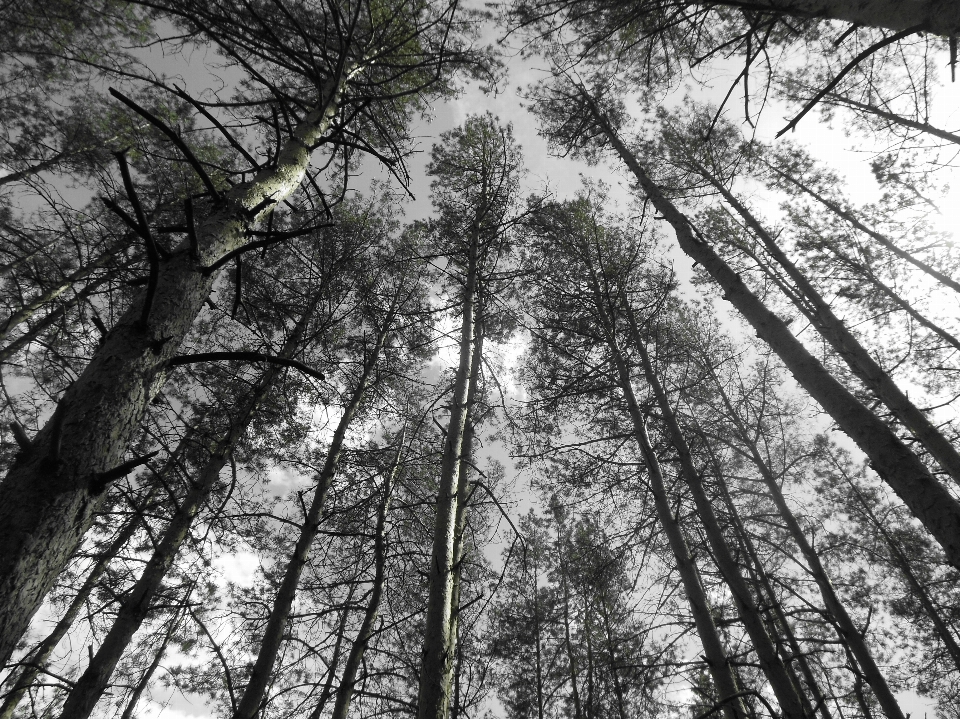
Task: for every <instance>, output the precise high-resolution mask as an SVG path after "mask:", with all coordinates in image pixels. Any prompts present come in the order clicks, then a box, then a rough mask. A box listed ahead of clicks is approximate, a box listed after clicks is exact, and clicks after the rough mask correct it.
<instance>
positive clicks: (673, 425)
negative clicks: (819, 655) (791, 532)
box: [591, 268, 807, 719]
mask: <svg viewBox="0 0 960 719" xmlns="http://www.w3.org/2000/svg"><path fill="white" fill-rule="evenodd" d="M591 269H592V268H591ZM591 274H593V273H592V272H591ZM593 284H594V293H595V294H596V295H597V300H598V302H599V301H600V300H601V297H600V295H599V293H600V287H599V284H598V283H597V280H596V275H595V274H594V275H593ZM601 311H602V310H601ZM625 311H626V314H627V317H628V320H629V323H630V328H631V330H632V334H633V345H634V348H635V349H636V350H637V353H638V354H639V355H640V360H641V362H642V363H643V373H644V377H645V378H646V381H647V384H648V385H649V387H650V388H651V389H652V390H653V394H654V397H655V398H656V400H657V404H658V405H659V408H660V414H661V418H662V421H663V422H664V423H665V424H666V426H667V432H668V435H669V437H670V443H671V444H672V445H673V448H674V450H676V452H677V455H678V457H679V459H680V468H681V472H682V474H683V478H684V480H685V482H686V485H687V486H688V487H689V488H690V494H691V496H692V497H693V502H694V504H695V505H696V508H697V514H698V515H699V517H700V522H701V524H702V526H703V529H704V532H705V534H706V536H707V541H708V542H709V544H710V548H711V550H712V551H713V556H714V560H715V561H716V563H717V568H718V569H719V570H720V573H721V575H722V576H723V580H724V582H725V583H726V585H727V586H728V587H729V588H730V594H731V595H732V596H733V601H734V603H735V604H736V606H737V613H738V615H739V616H740V621H741V622H742V624H743V627H744V629H746V630H747V634H749V635H750V640H751V642H752V643H753V649H754V651H755V652H756V653H757V657H758V659H759V660H760V667H761V669H762V670H763V673H764V675H765V676H766V678H767V681H768V682H770V687H771V688H772V689H773V692H774V694H775V695H776V697H777V701H778V702H779V704H780V708H781V709H782V710H783V713H784V716H785V717H792V718H795V719H801V718H802V717H805V716H806V715H807V713H806V711H805V710H804V706H803V702H802V701H801V699H800V695H799V693H798V691H797V689H798V688H797V687H795V686H794V684H793V682H792V681H791V679H790V675H789V674H788V672H787V669H786V667H785V666H784V665H783V662H782V661H781V659H780V656H779V654H778V653H777V649H776V646H774V643H773V641H772V640H771V639H770V635H769V634H767V630H766V627H765V626H764V622H763V618H762V617H761V615H760V610H759V608H758V607H757V604H756V601H754V598H753V595H752V594H751V592H750V588H749V587H748V586H747V583H746V581H744V579H743V575H741V574H740V569H739V567H738V566H737V563H736V560H734V558H733V555H732V554H731V553H730V548H729V546H728V545H727V542H726V539H725V538H724V536H723V531H722V530H721V528H720V522H719V520H718V519H717V515H716V513H715V512H714V511H713V505H712V504H711V502H710V499H709V497H707V493H706V489H705V487H704V486H703V479H702V477H701V476H700V473H699V472H698V471H697V469H696V467H695V466H694V464H693V458H692V457H691V454H690V448H689V446H688V445H687V441H686V438H685V437H684V436H683V432H682V431H681V429H680V425H679V423H678V422H677V418H676V415H675V414H674V411H673V407H671V405H670V400H669V399H668V397H667V394H666V392H665V391H664V389H663V386H662V385H661V384H660V379H659V378H658V377H657V375H656V373H655V372H654V369H653V365H652V363H651V362H650V357H649V356H648V354H647V349H646V343H645V342H644V340H643V337H642V336H641V334H640V331H639V328H638V327H637V324H636V319H635V318H634V316H633V312H632V310H630V309H629V308H626V309H625ZM606 324H608V325H609V324H610V323H609V320H607V321H606ZM611 329H612V328H611ZM609 331H610V330H608V332H609ZM617 363H618V370H619V373H620V377H621V380H620V381H621V383H622V384H626V383H629V382H630V373H629V369H628V367H627V365H626V362H625V360H624V358H623V356H622V355H621V354H620V353H619V352H618V353H617Z"/></svg>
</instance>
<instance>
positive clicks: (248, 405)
mask: <svg viewBox="0 0 960 719" xmlns="http://www.w3.org/2000/svg"><path fill="white" fill-rule="evenodd" d="M318 298H319V295H317V298H315V299H314V301H313V303H312V306H311V308H310V310H308V311H307V312H306V313H305V314H304V316H303V317H302V318H301V319H300V321H299V322H298V323H297V326H296V328H295V329H294V331H293V332H292V333H291V335H290V337H289V338H288V339H287V340H286V342H285V343H284V346H283V348H282V349H281V351H280V355H281V356H289V355H292V354H293V352H294V351H295V350H296V349H297V347H298V346H299V343H300V341H301V339H302V337H303V335H304V333H305V332H306V329H307V327H308V325H309V321H310V319H311V317H312V315H313V312H314V310H315V308H316V306H317V304H318V301H319V299H318ZM280 372H281V369H280V368H279V367H278V366H276V365H271V366H270V367H268V368H267V369H266V370H265V371H264V373H263V375H262V377H261V379H260V381H259V382H258V383H257V385H256V386H255V387H254V388H253V390H252V391H251V392H250V394H249V395H248V396H247V400H246V402H245V403H244V404H243V405H242V406H239V407H237V412H236V413H235V415H234V416H235V419H234V421H233V422H232V424H231V426H230V429H229V430H228V431H227V432H226V434H225V435H224V436H223V437H222V438H221V439H220V440H219V441H218V442H217V443H216V446H215V448H214V450H213V452H212V453H211V456H210V459H209V460H208V461H207V463H206V465H204V467H203V469H202V470H201V472H200V476H199V478H198V479H197V481H196V482H194V483H192V484H191V486H190V491H189V492H187V495H186V496H185V497H184V499H183V501H182V502H181V503H180V506H179V507H178V509H177V511H176V512H175V513H174V515H173V517H171V519H170V523H169V524H168V525H167V530H166V532H165V533H164V535H163V537H162V538H161V539H160V542H159V543H158V544H157V545H156V549H155V550H154V552H153V555H152V556H151V557H150V560H149V561H148V562H147V565H146V566H145V567H144V570H143V573H142V574H141V575H140V578H139V579H138V580H137V583H136V584H135V585H134V586H133V588H132V589H131V590H130V592H129V593H128V594H127V596H126V598H125V599H124V601H123V603H122V604H121V606H120V609H119V611H118V612H117V618H116V620H115V621H114V623H113V626H112V627H110V631H109V632H107V636H106V637H104V640H103V642H102V643H101V644H100V647H99V649H98V650H97V652H96V654H95V655H94V656H93V657H92V658H91V660H90V663H89V665H88V666H87V669H86V670H85V671H84V673H83V674H82V675H81V677H80V679H78V680H77V682H76V684H74V686H73V688H72V689H71V690H70V694H69V695H68V696H67V700H66V702H65V703H64V705H63V709H62V710H61V719H87V718H88V717H89V716H90V713H91V712H92V711H93V709H94V707H95V706H96V704H97V702H98V701H99V699H100V697H101V696H102V695H103V692H104V691H105V690H106V688H107V686H108V685H109V682H110V677H111V675H112V674H113V672H114V670H115V669H116V666H117V664H118V662H119V661H120V658H121V657H122V656H123V652H124V651H125V650H126V648H127V646H128V645H129V644H130V641H131V639H133V635H134V634H135V633H136V632H137V630H138V629H139V628H140V626H141V625H142V624H143V622H144V620H146V618H147V616H148V614H149V612H150V605H151V603H152V602H153V599H154V598H155V597H156V595H157V593H158V592H159V591H160V587H161V585H162V583H163V580H164V578H165V577H166V574H167V571H168V570H169V569H170V567H171V566H172V565H173V561H174V559H175V558H176V556H177V554H178V553H179V551H180V547H181V546H182V545H183V542H184V541H185V540H186V539H187V537H188V536H189V533H190V527H191V526H192V525H193V521H194V519H195V518H196V515H197V513H198V512H199V511H200V508H201V507H202V506H203V504H204V502H205V501H206V500H207V497H208V496H209V495H210V492H212V491H213V488H214V487H215V486H216V483H217V480H218V479H219V477H220V471H221V470H222V469H223V467H224V466H225V465H226V463H227V460H228V459H229V457H230V453H231V452H232V451H233V448H234V446H235V445H236V443H237V442H238V441H239V440H240V438H241V437H242V436H243V435H244V433H245V432H246V429H247V426H248V425H249V424H250V421H251V420H252V419H253V416H254V414H255V412H256V409H257V407H258V406H259V405H260V403H261V402H263V400H264V398H265V397H266V396H267V394H268V393H269V391H270V389H271V388H272V386H273V383H274V381H275V380H276V378H277V377H278V376H279V375H280Z"/></svg>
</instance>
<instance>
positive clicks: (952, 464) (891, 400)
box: [692, 162, 960, 484]
mask: <svg viewBox="0 0 960 719" xmlns="http://www.w3.org/2000/svg"><path fill="white" fill-rule="evenodd" d="M692 164H693V166H694V169H696V171H697V172H698V173H699V174H700V175H701V176H702V177H703V178H704V179H705V180H707V181H708V182H709V183H710V184H712V185H713V186H714V188H715V189H716V190H717V192H719V193H720V195H721V196H722V197H723V198H724V199H725V200H726V201H727V202H728V203H729V204H730V206H731V207H733V209H734V210H736V211H737V214H739V215H740V217H741V218H743V221H744V222H746V223H747V226H748V227H749V228H750V229H751V230H753V233H754V234H755V235H756V236H757V237H758V238H759V239H760V241H761V242H762V243H763V246H764V247H765V248H766V249H767V252H768V253H770V256H771V257H773V259H774V260H775V261H776V262H777V264H779V265H780V266H781V267H782V268H783V269H784V271H785V272H786V273H787V275H789V277H790V279H792V280H793V282H794V283H795V285H796V288H797V290H798V292H799V294H800V296H801V297H802V298H804V299H806V301H807V302H809V303H810V306H811V308H812V311H810V309H807V308H805V307H804V306H803V305H802V303H801V302H800V300H799V298H797V297H795V296H793V295H792V294H791V300H792V301H793V302H794V304H796V305H797V307H798V309H799V310H800V311H801V312H803V313H804V314H806V315H807V316H808V317H809V318H810V320H811V321H812V322H813V324H814V326H815V327H816V328H817V331H818V332H819V333H820V335H821V336H822V337H823V338H824V339H825V340H826V341H827V342H828V343H829V344H830V346H831V347H833V349H834V351H835V352H836V353H837V354H838V355H839V356H840V358H841V359H842V360H843V361H844V362H846V364H847V366H848V367H849V368H850V370H851V371H852V372H853V374H854V375H856V376H857V377H858V378H859V379H860V380H861V381H862V382H863V383H864V384H865V385H866V386H867V387H869V388H870V390H871V391H872V392H873V393H874V394H876V395H877V397H879V398H880V400H881V401H882V402H883V403H884V404H885V405H886V406H887V408H888V409H889V410H890V411H891V412H892V413H893V415H894V416H895V417H896V418H897V419H898V420H900V421H901V422H902V423H903V424H904V426H905V427H906V428H907V429H909V430H910V432H911V433H912V434H913V436H914V437H916V438H917V439H918V440H919V441H920V443H921V444H922V445H923V447H924V448H925V449H926V450H927V451H928V452H929V453H930V455H931V456H932V457H933V458H934V459H936V461H937V462H938V463H939V464H940V466H941V467H942V468H943V470H944V471H945V472H946V473H947V474H949V475H950V476H951V477H953V480H954V481H955V482H957V483H958V484H960V453H958V452H957V450H956V448H955V447H954V446H953V445H952V444H950V442H949V441H948V440H947V438H946V437H944V436H943V434H942V433H941V432H940V431H939V430H938V429H937V428H936V427H935V426H934V425H933V423H932V422H931V421H930V420H929V419H928V418H927V416H926V415H925V414H924V413H923V412H921V411H920V409H919V408H918V407H917V406H916V405H915V404H914V403H913V402H911V401H910V398H909V397H907V395H906V394H904V392H903V390H901V389H900V388H899V387H898V386H897V384H896V382H894V381H893V378H891V377H890V375H889V374H887V372H885V371H884V369H883V368H882V367H881V366H880V365H879V364H877V362H876V360H874V359H873V357H871V356H870V353H869V352H868V351H867V350H866V348H865V347H864V346H863V345H862V344H860V341H859V340H858V339H857V338H856V337H854V336H853V333H851V332H850V330H848V329H847V326H846V325H845V324H844V323H843V321H842V320H841V319H840V318H839V317H837V316H836V315H835V314H834V313H833V310H832V309H831V308H830V305H829V303H828V302H827V301H826V300H825V299H824V298H823V296H822V295H821V294H820V293H819V292H818V291H817V289H816V288H815V287H814V286H813V284H812V283H811V282H810V280H808V279H807V277H806V275H804V274H803V272H801V271H800V268H798V267H797V266H796V265H795V264H794V263H793V261H792V260H790V258H789V257H787V255H786V253H785V252H784V251H783V250H782V249H780V246H779V245H777V242H776V240H774V238H773V237H771V236H770V233H769V232H767V231H766V229H765V228H764V227H763V225H761V224H760V222H759V220H757V218H756V217H754V215H753V213H752V212H750V210H748V209H747V208H746V207H745V206H744V205H743V203H741V202H740V201H739V200H738V199H737V198H736V197H735V196H734V194H733V193H732V192H730V191H729V190H728V189H727V188H726V187H725V186H724V185H723V183H722V182H720V180H719V179H717V178H716V177H714V175H713V174H712V173H710V172H709V171H708V170H707V169H706V168H704V167H703V166H702V165H700V164H698V163H697V162H693V163H692ZM883 288H886V286H885V285H883ZM898 299H899V298H898ZM951 339H952V338H951ZM953 342H956V339H953Z"/></svg>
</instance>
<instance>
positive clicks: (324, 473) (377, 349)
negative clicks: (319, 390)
mask: <svg viewBox="0 0 960 719" xmlns="http://www.w3.org/2000/svg"><path fill="white" fill-rule="evenodd" d="M393 317H394V316H393V313H392V312H391V313H390V314H389V315H388V318H387V319H386V320H385V321H384V323H383V325H382V327H381V328H380V330H379V331H378V332H377V336H376V340H375V341H374V345H373V347H372V348H371V350H370V353H369V355H368V356H367V357H366V358H365V360H364V363H363V372H362V373H361V375H360V378H359V380H357V386H356V387H355V388H354V390H353V395H352V396H351V397H350V401H349V403H348V404H347V406H346V408H345V409H344V412H343V416H342V417H341V418H340V422H339V423H338V424H337V429H336V431H334V433H333V438H332V439H331V440H330V449H328V450H327V456H326V459H324V462H323V467H322V468H321V470H320V476H319V477H318V478H317V487H316V489H315V490H314V493H313V500H312V501H311V503H310V508H309V509H308V510H307V515H306V517H304V520H303V523H302V525H301V528H300V536H299V537H298V538H297V543H296V545H295V546H294V549H293V554H292V555H291V556H290V560H289V561H288V562H287V567H286V570H285V571H284V574H283V579H282V580H281V582H280V588H279V589H278V590H277V596H276V597H275V598H274V600H273V606H272V607H271V609H270V616H269V617H268V618H267V626H266V628H265V629H264V631H263V638H262V639H261V640H260V649H259V652H258V653H257V659H256V661H255V662H254V665H253V670H252V671H251V672H250V679H249V681H248V682H247V686H246V689H244V692H243V696H242V697H241V698H240V701H239V702H238V703H237V710H236V711H235V712H234V713H233V719H254V717H255V716H256V715H257V713H258V712H259V711H260V708H261V705H262V704H263V702H264V701H265V699H266V692H267V687H268V686H269V684H270V677H271V675H272V674H273V667H274V664H276V661H277V654H278V653H279V651H280V645H281V644H282V643H283V638H284V633H285V630H286V627H287V620H288V619H289V617H290V611H291V609H292V608H293V601H294V599H295V598H296V596H297V587H298V586H299V584H300V575H301V574H302V573H303V568H304V567H305V566H306V564H307V560H308V559H309V556H310V548H311V546H312V545H313V540H314V539H315V538H316V536H317V533H318V532H319V531H320V512H321V511H322V509H323V505H324V503H325V502H326V498H327V492H328V491H329V490H330V487H331V485H332V484H333V480H334V477H336V474H337V465H338V464H339V461H340V456H341V454H342V453H343V442H344V439H345V437H346V434H347V430H348V429H349V428H350V425H351V423H352V422H353V419H354V417H356V415H357V411H358V410H359V409H360V403H361V401H362V400H363V398H364V395H365V394H366V391H367V388H368V387H369V385H370V382H371V378H372V376H373V372H374V370H375V369H376V367H377V365H378V363H379V361H380V353H381V352H382V351H383V345H384V342H385V340H386V337H387V333H388V332H389V331H390V329H391V325H392V324H393Z"/></svg>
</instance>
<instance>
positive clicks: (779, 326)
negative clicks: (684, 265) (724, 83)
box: [588, 99, 960, 568]
mask: <svg viewBox="0 0 960 719" xmlns="http://www.w3.org/2000/svg"><path fill="white" fill-rule="evenodd" d="M588 101H589V102H592V100H589V99H588ZM594 112H595V113H596V119H597V120H598V121H599V122H600V124H601V126H602V128H603V130H604V132H605V134H606V135H607V137H608V139H609V140H610V143H611V145H613V147H614V149H616V151H617V153H618V154H619V155H620V157H621V159H622V160H623V161H624V163H625V164H626V165H627V166H628V167H629V168H630V170H631V171H632V172H633V174H634V175H635V177H636V178H637V180H638V182H639V183H640V185H641V187H642V188H643V191H644V192H645V193H646V195H647V196H648V197H649V198H650V200H651V202H652V203H653V205H654V207H656V209H657V210H658V211H659V212H660V213H661V214H662V215H663V216H664V218H665V219H666V220H667V221H668V222H669V223H670V224H671V225H672V226H673V228H674V230H675V231H676V234H677V240H678V242H679V244H680V248H681V249H682V250H683V251H684V252H685V253H686V254H687V255H689V256H690V257H691V258H692V259H694V260H696V261H697V262H699V263H700V264H702V265H703V267H704V269H705V270H706V271H707V272H708V273H709V274H710V276H711V277H712V278H713V279H714V281H715V282H716V283H717V284H718V285H719V286H720V287H721V288H722V289H723V291H724V298H725V299H727V300H728V301H730V302H731V303H732V304H733V305H734V306H735V307H736V308H737V309H738V310H739V311H740V313H741V314H742V315H743V317H744V318H745V319H746V320H747V321H748V322H749V323H750V324H751V325H752V326H753V328H754V329H755V330H756V332H757V334H758V335H759V336H760V337H761V338H762V339H763V340H764V341H765V342H766V343H767V344H768V345H770V347H771V348H772V349H773V350H774V351H775V352H776V353H777V355H778V356H779V357H780V359H781V360H782V361H783V363H784V364H785V365H786V366H787V369H789V370H790V372H791V373H792V374H793V376H794V377H795V378H796V380H797V382H798V383H799V384H800V386H802V387H803V388H804V389H805V390H806V391H807V392H808V393H809V394H810V395H811V396H812V397H813V398H814V399H815V400H816V401H817V402H818V403H819V404H820V406H821V407H823V408H824V409H825V410H826V411H827V413H828V414H830V416H831V417H833V419H834V421H836V422H837V424H838V425H839V427H840V429H842V430H843V431H844V432H845V433H846V434H847V435H848V436H849V437H850V438H851V439H852V440H853V441H854V442H855V443H856V444H857V445H858V446H859V447H860V449H861V450H863V452H864V453H865V454H866V455H867V457H868V458H869V459H870V460H871V462H872V466H873V468H874V470H875V471H876V472H877V473H878V474H879V475H880V477H881V478H882V479H883V480H884V481H885V482H887V484H889V485H890V487H891V488H892V489H893V490H894V492H896V494H897V496H899V497H900V498H901V499H902V500H903V502H904V503H905V504H906V505H907V506H908V507H909V508H910V510H911V511H912V512H913V514H914V516H916V517H917V518H918V519H919V520H920V521H921V522H922V523H923V525H924V526H925V527H926V528H927V531H929V532H930V533H931V534H932V535H933V536H934V538H936V540H937V542H938V543H939V544H940V546H941V547H942V548H943V550H944V553H945V554H946V557H947V560H948V561H949V562H950V563H951V564H952V565H953V566H954V567H957V568H960V502H957V500H956V499H954V498H953V496H952V495H951V494H950V493H949V492H948V491H947V489H946V488H945V487H943V485H941V484H940V483H939V482H938V481H937V480H936V479H935V478H934V477H933V475H931V474H930V472H929V471H928V470H927V468H926V467H925V466H924V464H923V463H922V462H921V461H920V460H919V459H918V458H917V456H916V455H914V454H913V453H912V452H911V451H910V450H909V449H908V448H907V447H906V445H904V444H903V442H901V441H900V439H899V438H898V437H897V435H896V434H895V433H894V432H893V431H892V430H891V429H890V428H889V427H887V425H886V424H884V423H883V421H882V420H880V418H878V417H877V416H876V415H875V414H874V413H873V412H871V411H870V410H869V409H867V408H866V407H864V406H863V405H862V404H861V403H860V402H859V401H858V400H857V399H856V398H855V397H854V396H853V395H852V394H851V393H850V392H849V391H848V390H847V389H846V387H844V386H843V385H842V384H841V383H840V382H839V381H838V380H837V379H836V378H834V377H833V375H831V374H830V372H829V371H827V369H826V368H824V366H823V365H822V364H820V362H818V361H817V360H816V358H814V357H813V356H812V355H811V354H810V353H809V352H808V351H807V349H806V348H805V347H804V346H803V345H802V344H801V343H800V341H799V340H798V339H797V338H796V337H794V336H793V334H792V333H791V332H790V330H789V329H788V328H787V326H786V325H785V324H784V323H783V321H782V320H781V319H780V318H779V317H777V316H776V315H775V314H774V313H773V312H771V311H770V310H768V309H767V308H766V307H765V306H764V304H763V303H762V302H761V301H760V300H759V299H758V298H757V296H756V295H754V294H753V293H752V292H751V291H750V290H749V288H747V286H746V284H744V282H743V280H742V279H741V278H740V276H739V275H738V274H737V273H736V272H734V271H733V270H732V269H731V268H730V266H729V265H727V263H726V262H724V261H723V259H721V258H720V256H719V255H717V253H716V252H715V251H714V250H713V248H712V247H710V245H708V244H707V243H706V242H705V241H703V240H701V239H699V238H698V237H696V236H695V235H694V232H693V230H692V228H691V226H690V223H689V220H687V218H686V217H685V216H684V215H683V214H682V213H681V212H680V211H679V210H678V209H677V208H676V206H675V205H674V204H673V203H672V202H671V201H670V200H668V199H667V198H666V197H664V195H663V193H662V192H661V191H660V189H659V188H658V187H657V186H656V184H654V183H653V181H652V180H651V179H650V178H649V177H648V176H647V173H646V172H645V171H644V169H643V167H642V166H641V165H640V163H639V161H638V160H637V158H636V157H635V156H634V155H633V153H631V152H630V151H629V150H628V149H627V147H626V145H624V143H623V141H622V140H621V139H620V138H619V136H618V135H617V134H616V132H614V131H613V129H612V128H611V127H610V126H609V124H608V123H607V122H606V120H605V118H604V117H603V115H602V114H601V113H600V112H599V110H596V109H594Z"/></svg>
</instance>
